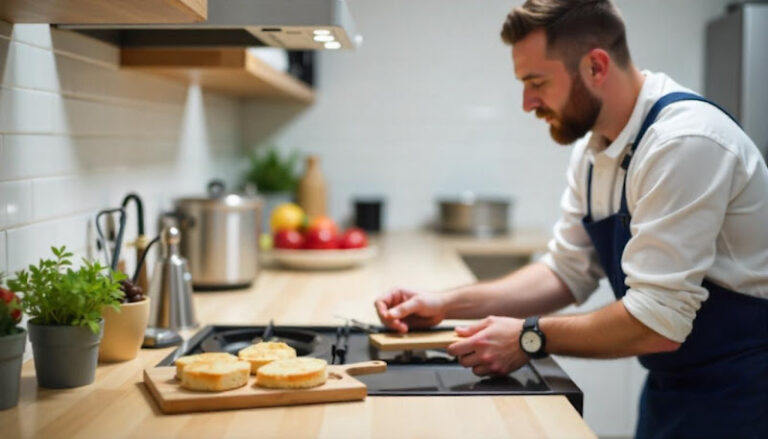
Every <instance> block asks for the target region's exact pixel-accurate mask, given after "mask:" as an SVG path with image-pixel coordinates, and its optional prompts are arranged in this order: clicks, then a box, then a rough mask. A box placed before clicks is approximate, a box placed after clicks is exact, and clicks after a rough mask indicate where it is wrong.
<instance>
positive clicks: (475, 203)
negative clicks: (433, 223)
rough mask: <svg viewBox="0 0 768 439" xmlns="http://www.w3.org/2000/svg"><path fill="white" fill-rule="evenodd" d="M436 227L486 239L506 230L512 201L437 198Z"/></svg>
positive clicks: (496, 198)
mask: <svg viewBox="0 0 768 439" xmlns="http://www.w3.org/2000/svg"><path fill="white" fill-rule="evenodd" d="M438 204H439V207H440V216H439V220H438V227H439V229H440V230H441V231H443V232H446V233H462V234H471V235H478V236H488V235H496V234H502V233H507V232H508V231H509V211H510V208H511V205H512V201H511V200H510V199H508V198H501V197H493V198H491V197H480V196H476V195H474V194H471V193H468V194H462V196H460V197H453V198H440V199H438Z"/></svg>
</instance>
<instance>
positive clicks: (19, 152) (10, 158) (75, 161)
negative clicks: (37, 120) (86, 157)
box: [0, 134, 83, 181]
mask: <svg viewBox="0 0 768 439" xmlns="http://www.w3.org/2000/svg"><path fill="white" fill-rule="evenodd" d="M2 143H3V147H2V151H0V181H3V180H13V179H21V178H32V177H47V176H52V175H62V174H75V173H77V172H79V171H80V170H81V169H82V168H83V165H81V162H80V160H79V157H78V151H77V149H76V148H75V144H76V142H75V141H73V139H72V138H70V137H65V136H51V135H25V134H21V135H13V134H7V135H5V136H3V137H2ZM41 157H44V158H45V160H41Z"/></svg>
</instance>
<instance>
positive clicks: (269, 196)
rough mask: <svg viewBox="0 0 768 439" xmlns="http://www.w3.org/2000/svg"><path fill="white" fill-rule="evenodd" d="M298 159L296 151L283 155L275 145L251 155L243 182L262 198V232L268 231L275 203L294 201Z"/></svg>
mask: <svg viewBox="0 0 768 439" xmlns="http://www.w3.org/2000/svg"><path fill="white" fill-rule="evenodd" d="M298 160H299V155H298V153H296V152H295V151H294V152H293V153H291V154H289V155H287V156H282V155H280V153H279V152H278V151H277V149H276V148H274V147H270V148H268V149H266V150H265V151H263V152H258V151H254V152H253V153H252V154H251V159H250V162H251V163H250V168H249V169H248V172H247V173H246V174H245V185H246V186H248V185H252V186H255V187H256V190H257V191H258V193H259V195H261V196H262V197H263V198H264V208H263V211H262V221H261V224H262V227H261V231H262V232H263V233H269V232H270V230H269V216H270V212H272V210H273V209H274V208H275V206H277V205H279V204H282V203H288V202H291V201H293V198H294V194H295V193H296V185H297V184H298V181H299V176H298V171H297V170H296V166H297V164H298Z"/></svg>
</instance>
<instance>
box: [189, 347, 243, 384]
mask: <svg viewBox="0 0 768 439" xmlns="http://www.w3.org/2000/svg"><path fill="white" fill-rule="evenodd" d="M235 361H238V359H237V357H235V356H234V355H232V354H228V353H226V352H206V353H204V354H197V355H186V356H184V357H179V358H178V359H177V360H176V378H178V379H181V377H182V372H183V371H184V368H185V367H186V366H189V365H190V364H192V363H213V362H229V363H234V362H235Z"/></svg>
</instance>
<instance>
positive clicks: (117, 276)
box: [8, 246, 126, 334]
mask: <svg viewBox="0 0 768 439" xmlns="http://www.w3.org/2000/svg"><path fill="white" fill-rule="evenodd" d="M51 251H53V254H54V255H55V256H56V257H55V258H54V259H41V260H40V262H39V263H38V264H37V266H34V265H30V266H29V271H26V270H21V271H19V272H18V273H16V278H15V279H11V280H9V281H8V286H9V287H11V289H13V290H14V291H16V292H18V293H23V295H24V296H23V298H22V301H21V306H22V309H23V311H24V312H25V313H26V314H27V315H29V317H30V321H31V322H32V323H35V324H37V325H61V326H83V327H88V328H90V330H91V331H93V333H94V334H97V333H98V332H99V321H100V320H101V309H102V308H103V307H104V306H111V307H113V308H114V309H115V310H119V308H118V306H119V305H120V302H121V300H122V297H123V294H124V293H123V292H122V291H121V290H120V281H121V280H123V279H125V278H126V276H125V275H124V274H122V273H119V272H116V271H111V270H108V268H107V267H104V266H102V265H101V264H99V263H98V262H91V261H88V260H85V259H83V264H82V266H81V267H80V268H79V269H77V270H74V269H72V268H71V266H72V261H71V258H72V253H70V252H67V250H66V247H64V246H62V247H60V248H56V247H51ZM110 272H111V273H110ZM110 274H111V275H110Z"/></svg>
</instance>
